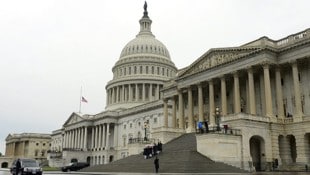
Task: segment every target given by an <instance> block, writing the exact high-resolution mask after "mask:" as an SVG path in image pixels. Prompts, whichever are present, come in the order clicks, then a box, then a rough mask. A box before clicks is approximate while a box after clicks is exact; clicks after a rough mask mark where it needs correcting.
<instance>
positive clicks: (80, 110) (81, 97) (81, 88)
mask: <svg viewBox="0 0 310 175" xmlns="http://www.w3.org/2000/svg"><path fill="white" fill-rule="evenodd" d="M81 106H82V86H81V91H80V109H79V113H80V114H81Z"/></svg>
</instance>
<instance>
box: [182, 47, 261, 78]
mask: <svg viewBox="0 0 310 175" xmlns="http://www.w3.org/2000/svg"><path fill="white" fill-rule="evenodd" d="M258 50H261V48H259V47H250V48H242V47H241V48H225V49H211V50H209V51H208V52H206V53H205V54H204V55H202V56H201V57H200V58H198V59H197V60H196V61H195V62H194V63H193V64H192V65H190V66H189V67H188V68H187V70H185V71H183V72H182V73H181V74H180V75H179V77H178V78H183V77H186V76H188V75H192V74H195V73H199V72H202V71H205V70H208V69H211V68H213V67H217V66H219V65H222V64H226V63H230V62H233V61H235V60H238V59H240V58H242V57H245V56H247V55H249V54H252V53H254V52H257V51H258Z"/></svg>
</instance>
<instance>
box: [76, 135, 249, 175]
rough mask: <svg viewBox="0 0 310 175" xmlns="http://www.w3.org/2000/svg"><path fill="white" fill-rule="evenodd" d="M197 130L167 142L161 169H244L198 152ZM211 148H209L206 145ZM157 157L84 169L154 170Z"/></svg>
mask: <svg viewBox="0 0 310 175" xmlns="http://www.w3.org/2000/svg"><path fill="white" fill-rule="evenodd" d="M196 147H197V143H196V137H195V134H184V135H182V136H180V137H178V138H176V139H174V140H172V141H170V142H168V143H166V144H164V145H163V152H161V153H160V154H159V155H158V159H159V172H161V173H243V172H246V171H244V170H242V169H239V168H236V167H233V166H230V165H227V164H224V163H221V162H214V161H213V160H211V159H209V158H208V157H206V156H203V155H202V154H200V153H198V152H197V149H196ZM206 149H207V148H206ZM153 162H154V158H150V159H144V158H143V155H142V154H138V155H132V156H129V157H126V158H124V159H120V160H117V161H114V162H112V163H110V164H105V165H96V166H91V167H88V168H85V169H83V170H81V171H83V172H137V173H152V172H154V171H155V170H154V163H153Z"/></svg>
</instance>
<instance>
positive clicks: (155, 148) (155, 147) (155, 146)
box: [153, 143, 158, 156]
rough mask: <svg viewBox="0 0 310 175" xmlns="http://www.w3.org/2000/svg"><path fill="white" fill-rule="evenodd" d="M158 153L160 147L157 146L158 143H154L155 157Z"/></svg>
mask: <svg viewBox="0 0 310 175" xmlns="http://www.w3.org/2000/svg"><path fill="white" fill-rule="evenodd" d="M157 151H158V146H157V145H156V143H154V145H153V155H154V156H156V155H157Z"/></svg>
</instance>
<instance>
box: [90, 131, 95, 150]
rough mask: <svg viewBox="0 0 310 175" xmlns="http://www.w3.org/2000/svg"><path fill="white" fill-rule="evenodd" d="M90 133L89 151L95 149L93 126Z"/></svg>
mask: <svg viewBox="0 0 310 175" xmlns="http://www.w3.org/2000/svg"><path fill="white" fill-rule="evenodd" d="M91 130H92V132H91V149H94V148H95V126H93V127H92V129H91Z"/></svg>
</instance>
